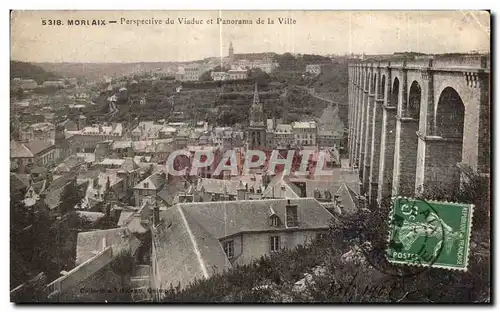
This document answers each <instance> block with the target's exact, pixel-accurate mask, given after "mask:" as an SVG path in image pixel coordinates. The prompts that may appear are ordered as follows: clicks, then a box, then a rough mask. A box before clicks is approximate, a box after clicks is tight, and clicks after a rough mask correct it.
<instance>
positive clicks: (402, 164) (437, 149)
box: [348, 55, 490, 205]
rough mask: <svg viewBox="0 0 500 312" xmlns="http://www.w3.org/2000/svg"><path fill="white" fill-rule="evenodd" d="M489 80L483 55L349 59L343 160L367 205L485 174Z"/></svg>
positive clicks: (449, 186)
mask: <svg viewBox="0 0 500 312" xmlns="http://www.w3.org/2000/svg"><path fill="white" fill-rule="evenodd" d="M489 83H490V56H489V55H458V56H457V55H454V56H435V57H420V58H417V57H415V58H406V59H396V58H393V59H390V60H385V61H370V60H368V61H360V62H357V63H351V64H349V144H348V147H349V160H350V163H351V166H352V167H354V168H358V169H359V177H360V183H361V193H362V195H365V196H366V197H367V198H368V202H369V203H370V204H371V205H373V204H377V203H378V204H380V203H381V201H382V200H383V199H384V198H387V197H389V196H394V195H406V196H413V195H415V194H419V193H421V192H422V191H424V190H425V189H427V188H431V187H432V188H435V187H439V188H440V189H446V190H449V189H456V188H457V187H459V185H460V182H461V180H463V179H464V175H463V169H464V168H467V169H468V170H472V171H473V172H476V173H477V174H479V175H482V176H485V177H489V170H490V168H489V162H490V133H489V132H490V121H489V119H490V98H489V93H490V92H489Z"/></svg>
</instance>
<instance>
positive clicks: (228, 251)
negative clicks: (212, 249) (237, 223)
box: [224, 240, 234, 259]
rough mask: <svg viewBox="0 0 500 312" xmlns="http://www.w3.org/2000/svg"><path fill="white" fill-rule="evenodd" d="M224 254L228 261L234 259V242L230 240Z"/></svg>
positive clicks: (225, 245) (226, 244)
mask: <svg viewBox="0 0 500 312" xmlns="http://www.w3.org/2000/svg"><path fill="white" fill-rule="evenodd" d="M224 252H225V253H226V256H227V258H228V259H232V258H233V257H234V241H233V240H230V241H227V242H225V243H224Z"/></svg>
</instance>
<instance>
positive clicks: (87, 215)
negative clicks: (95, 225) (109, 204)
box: [76, 210, 104, 222]
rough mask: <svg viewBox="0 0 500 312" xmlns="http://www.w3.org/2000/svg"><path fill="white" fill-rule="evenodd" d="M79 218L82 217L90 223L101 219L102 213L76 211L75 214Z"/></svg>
mask: <svg viewBox="0 0 500 312" xmlns="http://www.w3.org/2000/svg"><path fill="white" fill-rule="evenodd" d="M76 213H77V214H78V215H79V216H81V217H84V218H85V219H87V220H89V221H91V222H95V221H97V220H99V219H101V218H103V217H104V213H102V212H93V211H81V210H78V211H77V212H76Z"/></svg>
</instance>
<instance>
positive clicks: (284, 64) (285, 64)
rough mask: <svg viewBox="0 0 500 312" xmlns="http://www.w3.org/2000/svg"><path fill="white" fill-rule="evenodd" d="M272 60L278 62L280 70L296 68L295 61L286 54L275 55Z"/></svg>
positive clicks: (290, 55) (291, 56)
mask: <svg viewBox="0 0 500 312" xmlns="http://www.w3.org/2000/svg"><path fill="white" fill-rule="evenodd" d="M274 60H275V61H276V62H278V64H279V66H280V68H283V69H296V67H297V59H296V58H295V57H294V56H293V55H292V54H290V53H288V52H287V53H283V54H282V55H276V56H275V57H274Z"/></svg>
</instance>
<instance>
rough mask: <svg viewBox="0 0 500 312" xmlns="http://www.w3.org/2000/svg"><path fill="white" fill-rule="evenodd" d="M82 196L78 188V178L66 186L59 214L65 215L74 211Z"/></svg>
mask: <svg viewBox="0 0 500 312" xmlns="http://www.w3.org/2000/svg"><path fill="white" fill-rule="evenodd" d="M81 199H82V196H81V194H80V191H79V189H78V187H77V186H76V178H74V179H73V180H72V181H71V182H69V183H68V184H66V186H65V187H64V190H63V192H62V194H61V204H60V206H59V212H60V213H61V215H64V214H66V213H68V212H71V211H74V210H75V206H76V205H77V204H78V203H79V202H80V200H81Z"/></svg>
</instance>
